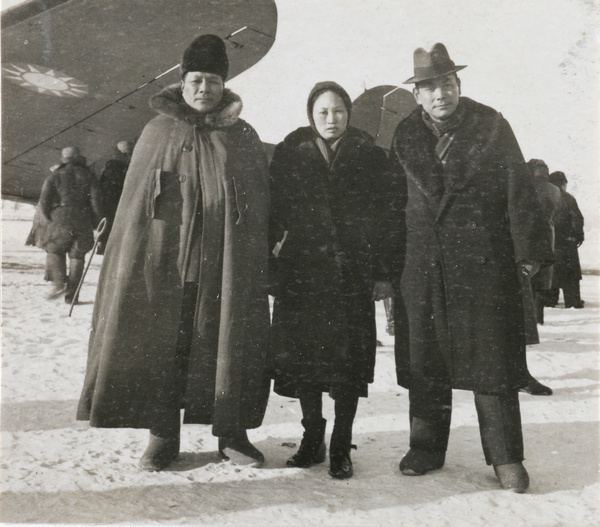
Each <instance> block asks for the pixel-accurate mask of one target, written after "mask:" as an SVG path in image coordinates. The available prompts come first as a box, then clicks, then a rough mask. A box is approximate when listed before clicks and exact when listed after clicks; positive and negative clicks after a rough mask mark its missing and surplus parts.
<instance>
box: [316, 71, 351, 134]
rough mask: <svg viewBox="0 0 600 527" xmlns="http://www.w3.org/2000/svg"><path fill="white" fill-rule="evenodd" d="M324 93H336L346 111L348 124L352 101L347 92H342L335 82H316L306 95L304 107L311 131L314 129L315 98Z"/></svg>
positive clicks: (342, 89)
mask: <svg viewBox="0 0 600 527" xmlns="http://www.w3.org/2000/svg"><path fill="white" fill-rule="evenodd" d="M326 91H332V92H333V93H337V94H338V95H339V96H340V97H341V98H342V101H344V105H345V106H346V110H348V122H350V114H351V113H352V99H350V95H348V92H347V91H346V90H344V88H342V87H341V86H340V85H339V84H338V83H337V82H333V81H324V82H317V84H315V86H314V88H313V89H312V90H310V93H309V95H308V103H307V105H306V110H307V112H308V120H309V121H310V125H311V126H312V128H313V130H314V129H315V121H314V119H313V115H312V113H313V106H314V105H315V101H316V100H317V97H318V96H319V95H321V94H322V93H324V92H326Z"/></svg>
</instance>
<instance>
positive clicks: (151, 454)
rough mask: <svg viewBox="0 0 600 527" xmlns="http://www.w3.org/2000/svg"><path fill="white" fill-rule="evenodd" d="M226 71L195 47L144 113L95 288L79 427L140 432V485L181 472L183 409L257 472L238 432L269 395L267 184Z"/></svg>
mask: <svg viewBox="0 0 600 527" xmlns="http://www.w3.org/2000/svg"><path fill="white" fill-rule="evenodd" d="M228 70H229V61H228V58H227V54H226V49H225V43H224V42H223V40H222V39H221V38H219V37H217V36H215V35H201V36H199V37H197V38H196V39H195V40H194V41H193V42H192V43H191V44H190V46H189V47H188V48H187V49H186V50H185V52H184V54H183V59H182V62H181V66H180V72H181V82H180V83H178V84H173V85H171V86H168V87H166V88H165V89H163V90H162V91H161V92H159V93H158V94H157V95H155V96H154V97H153V98H152V99H151V106H152V108H154V109H155V110H156V111H157V112H158V113H159V115H158V116H157V117H155V118H154V119H152V120H151V121H150V122H149V123H148V124H147V125H146V127H145V128H144V130H143V132H142V135H141V136H140V138H139V140H138V142H137V144H136V146H135V150H134V152H133V156H132V159H131V164H130V167H129V170H128V172H127V177H126V178H125V186H124V188H123V195H122V197H121V200H120V204H119V207H118V208H117V213H116V216H115V220H114V224H113V229H112V232H111V235H110V238H109V240H108V244H107V246H106V251H105V255H104V262H103V265H102V270H101V273H100V278H99V281H98V293H97V296H96V303H95V305H94V315H93V318H92V332H91V335H90V345H89V355H88V364H87V372H86V377H85V381H84V387H83V392H82V395H81V399H80V404H79V411H78V414H77V418H78V419H82V420H88V419H89V421H90V425H91V426H96V427H101V428H124V427H127V428H147V429H149V430H150V437H149V443H148V447H147V449H146V451H145V452H144V454H143V456H142V458H141V460H140V468H141V469H143V470H147V471H159V470H162V469H163V468H165V467H166V466H167V465H169V464H170V463H171V462H172V461H174V460H175V459H176V458H177V456H178V454H179V446H180V427H181V412H180V411H181V409H184V423H197V424H212V433H213V435H215V436H216V437H218V438H219V440H218V448H219V453H220V454H221V456H222V457H224V458H231V457H234V458H236V461H238V462H242V463H252V464H261V463H262V462H264V456H263V454H262V453H261V452H260V451H259V450H258V449H257V448H255V447H254V446H253V445H252V444H251V443H250V441H249V440H248V436H247V432H246V431H247V429H250V428H257V427H258V426H260V425H261V423H262V420H263V417H264V413H265V410H266V406H267V399H268V396H269V388H270V384H269V377H268V373H267V369H266V355H267V339H268V330H269V303H268V296H267V283H266V279H267V266H268V254H269V247H268V215H269V174H268V166H267V157H266V153H265V150H264V146H263V144H262V143H261V141H260V139H259V137H258V134H257V133H256V132H255V131H254V129H253V128H252V127H251V126H250V125H249V124H248V123H246V122H245V121H243V120H242V119H240V117H239V115H240V112H241V111H242V101H241V99H240V98H239V96H238V95H236V94H235V93H233V92H232V91H230V90H229V89H226V88H225V87H224V82H225V79H226V78H227V73H228Z"/></svg>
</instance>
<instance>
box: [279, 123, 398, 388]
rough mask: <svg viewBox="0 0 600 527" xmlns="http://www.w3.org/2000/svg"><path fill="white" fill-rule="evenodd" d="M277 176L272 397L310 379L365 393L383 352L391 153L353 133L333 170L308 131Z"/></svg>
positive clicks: (292, 141) (285, 146) (289, 149)
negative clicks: (379, 308)
mask: <svg viewBox="0 0 600 527" xmlns="http://www.w3.org/2000/svg"><path fill="white" fill-rule="evenodd" d="M270 172H271V197H272V214H271V218H272V221H271V239H272V243H273V244H274V243H275V242H276V241H278V240H282V238H283V237H284V233H287V234H285V241H284V243H283V246H282V248H281V250H280V252H279V254H278V257H277V259H276V261H275V262H274V264H275V265H274V269H275V270H274V272H273V280H274V282H275V284H276V285H275V288H274V291H273V292H274V294H275V302H274V307H273V323H272V327H271V342H270V352H271V365H272V369H273V376H274V378H275V391H276V392H277V393H280V394H281V395H287V396H292V397H294V396H297V387H298V386H299V385H300V383H303V382H312V383H320V384H322V385H323V386H325V387H332V386H335V385H336V384H339V383H348V382H350V383H354V384H356V385H359V386H361V385H362V386H363V387H364V390H366V384H367V383H370V382H372V381H373V369H374V364H375V349H376V334H375V316H374V302H373V300H372V299H371V294H372V289H373V284H374V281H375V280H389V279H390V274H389V264H388V263H386V255H385V254H384V251H383V247H384V241H385V240H384V238H385V237H387V236H391V235H392V233H391V232H390V231H389V230H388V227H386V224H385V223H384V222H385V218H386V217H387V212H388V206H387V201H386V200H387V199H389V197H390V196H391V193H390V192H389V184H390V181H389V178H390V177H391V175H390V173H389V170H388V160H387V156H386V154H385V152H384V151H383V150H382V149H380V148H379V147H376V146H374V144H373V139H372V138H371V137H370V136H369V135H368V134H366V133H365V132H362V131H360V130H358V129H356V128H352V127H350V128H349V129H348V130H347V131H346V132H345V134H344V136H342V139H341V140H340V143H339V146H338V148H337V150H336V152H335V158H334V159H333V161H332V163H331V164H329V163H328V162H327V161H326V160H325V158H324V156H323V155H322V154H321V152H320V150H319V148H318V146H317V144H316V142H315V132H313V130H312V129H311V128H310V127H303V128H299V129H297V130H296V131H294V132H292V133H291V134H290V135H288V136H287V137H286V138H285V140H284V141H283V142H282V143H280V144H278V145H277V147H276V148H275V152H274V155H273V160H272V162H271V167H270ZM388 225H390V224H389V223H388ZM395 227H396V228H397V225H396V226H395ZM363 393H364V391H363Z"/></svg>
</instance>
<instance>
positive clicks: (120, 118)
mask: <svg viewBox="0 0 600 527" xmlns="http://www.w3.org/2000/svg"><path fill="white" fill-rule="evenodd" d="M276 29H277V8H276V6H275V1H274V0H252V1H251V2H249V1H247V0H227V2H214V1H209V0H176V1H169V2H167V1H164V0H111V1H110V2H98V1H93V0H46V1H45V2H41V1H30V2H26V3H25V4H22V5H20V6H17V7H15V8H12V9H10V10H8V11H6V12H5V13H3V15H2V81H3V82H2V197H3V198H8V199H13V200H18V201H27V202H30V203H35V202H37V199H38V197H39V192H40V189H41V186H42V183H43V181H44V179H45V178H46V177H47V175H48V174H49V167H50V166H51V165H53V164H55V163H56V162H57V161H58V160H59V158H60V150H61V149H62V148H63V147H65V146H68V145H76V146H78V147H79V148H80V149H81V152H82V154H83V155H84V156H86V157H87V158H88V162H89V163H90V164H91V165H92V168H93V169H94V168H95V169H96V170H98V169H99V168H100V166H101V164H100V163H101V162H102V163H103V162H104V161H105V160H106V159H109V158H110V157H111V155H112V154H113V151H114V147H115V144H116V143H117V141H120V140H133V139H135V138H137V136H138V135H139V133H140V132H141V130H142V128H143V126H144V125H145V124H146V123H147V122H148V121H149V120H150V119H151V118H152V117H153V116H154V115H155V112H154V111H152V110H151V109H150V108H149V106H148V99H149V98H150V96H151V95H152V94H154V93H156V92H158V91H159V90H160V89H161V88H162V87H164V86H167V85H168V84H171V83H173V82H177V81H178V80H179V74H178V65H179V61H180V59H181V56H182V54H183V51H184V49H185V48H186V47H187V46H188V44H189V43H190V42H191V41H192V39H193V38H194V37H195V36H197V35H199V34H202V33H214V34H216V35H219V36H221V37H222V38H224V39H225V42H226V45H227V53H228V56H229V61H230V67H229V78H233V77H235V76H236V75H238V74H240V73H241V72H243V71H245V70H246V69H248V68H250V67H251V66H253V65H254V64H256V63H257V62H258V61H259V60H260V59H261V58H262V57H263V56H264V55H266V53H267V52H268V51H269V49H270V48H271V46H272V45H273V42H274V39H275V33H276ZM94 163H96V164H97V165H96V166H94Z"/></svg>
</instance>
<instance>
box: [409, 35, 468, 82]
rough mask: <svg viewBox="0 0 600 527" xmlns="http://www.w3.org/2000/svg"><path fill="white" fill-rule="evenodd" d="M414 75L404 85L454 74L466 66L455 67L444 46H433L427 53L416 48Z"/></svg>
mask: <svg viewBox="0 0 600 527" xmlns="http://www.w3.org/2000/svg"><path fill="white" fill-rule="evenodd" d="M413 61H414V67H415V74H414V76H413V77H411V78H410V79H408V80H406V81H404V84H415V83H417V82H422V81H426V80H429V79H435V78H436V77H443V76H444V75H448V74H450V73H455V72H457V71H459V70H462V69H463V68H466V66H457V65H456V64H454V62H453V61H452V59H451V58H450V56H449V55H448V50H446V46H444V44H440V43H439V42H438V43H437V44H434V45H433V47H432V48H431V51H429V52H427V51H425V50H424V49H423V48H417V49H416V50H415V53H414V55H413Z"/></svg>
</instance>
